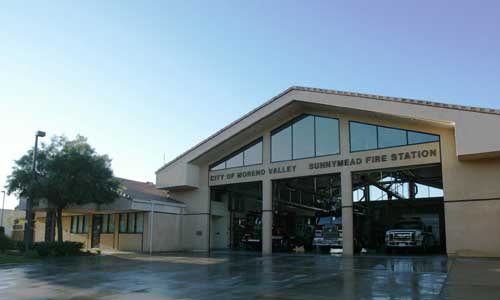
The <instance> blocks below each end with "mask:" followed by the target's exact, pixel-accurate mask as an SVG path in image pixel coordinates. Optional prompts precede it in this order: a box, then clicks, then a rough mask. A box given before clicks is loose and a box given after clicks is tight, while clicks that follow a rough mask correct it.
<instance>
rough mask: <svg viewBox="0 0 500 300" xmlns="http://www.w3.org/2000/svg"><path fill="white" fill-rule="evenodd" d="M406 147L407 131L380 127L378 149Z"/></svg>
mask: <svg viewBox="0 0 500 300" xmlns="http://www.w3.org/2000/svg"><path fill="white" fill-rule="evenodd" d="M404 145H406V130H401V129H394V128H386V127H378V147H379V148H386V147H395V146H404Z"/></svg>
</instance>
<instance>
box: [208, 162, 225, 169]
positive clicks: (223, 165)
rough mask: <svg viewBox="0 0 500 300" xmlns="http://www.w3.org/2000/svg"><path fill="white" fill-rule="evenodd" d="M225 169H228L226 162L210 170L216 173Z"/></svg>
mask: <svg viewBox="0 0 500 300" xmlns="http://www.w3.org/2000/svg"><path fill="white" fill-rule="evenodd" d="M225 168H226V162H225V161H223V162H221V163H220V164H218V165H215V166H213V167H212V168H210V170H212V171H216V170H223V169H225Z"/></svg>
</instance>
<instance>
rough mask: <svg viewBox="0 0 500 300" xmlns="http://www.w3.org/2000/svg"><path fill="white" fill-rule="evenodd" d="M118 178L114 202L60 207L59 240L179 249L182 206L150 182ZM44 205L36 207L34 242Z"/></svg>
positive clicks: (41, 229) (41, 228)
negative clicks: (119, 189) (118, 193)
mask: <svg viewBox="0 0 500 300" xmlns="http://www.w3.org/2000/svg"><path fill="white" fill-rule="evenodd" d="M118 180H119V181H120V182H121V184H122V186H123V188H124V192H123V196H122V197H121V198H120V199H118V200H116V201H115V202H114V203H112V204H108V205H85V206H74V207H68V208H66V209H64V211H63V220H62V221H63V239H64V240H67V241H76V242H82V243H83V244H84V247H85V248H100V249H103V250H120V251H137V252H149V251H150V249H151V250H152V251H176V250H181V249H182V243H181V238H182V237H181V235H180V232H179V228H180V227H181V221H182V215H183V214H184V207H185V205H184V204H182V203H181V202H179V201H176V200H173V199H172V198H170V197H168V195H167V192H166V191H164V190H160V189H157V188H155V186H154V184H153V183H150V182H138V181H133V180H128V179H123V178H118ZM47 206H48V204H47V203H43V201H41V203H39V205H38V206H37V208H36V214H35V241H36V242H39V241H44V239H45V221H46V215H45V212H44V210H46V208H47ZM151 232H153V234H152V235H151V234H150V233H151Z"/></svg>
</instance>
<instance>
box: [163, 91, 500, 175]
mask: <svg viewBox="0 0 500 300" xmlns="http://www.w3.org/2000/svg"><path fill="white" fill-rule="evenodd" d="M292 91H302V92H312V93H321V94H330V95H339V96H350V97H357V98H362V99H364V100H367V101H370V100H376V101H384V102H392V103H401V104H412V105H420V106H426V107H436V108H444V109H449V110H456V111H464V112H474V113H483V114H489V115H497V116H500V109H491V108H482V107H474V106H464V105H455V104H447V103H441V102H435V101H428V100H416V99H409V98H400V97H388V96H380V95H372V94H363V93H355V92H346V91H337V90H330V89H320V88H310V87H302V86H292V87H290V88H288V89H286V90H285V91H283V92H282V93H280V94H278V95H276V96H274V97H273V98H271V99H269V100H268V101H266V102H264V103H263V104H262V105H260V106H258V107H257V108H255V109H253V110H251V111H250V112H248V113H246V114H245V115H243V116H242V117H240V118H238V119H237V120H235V121H233V122H231V123H230V124H228V125H227V126H225V127H223V128H222V129H220V130H218V131H217V132H215V133H214V134H212V135H210V136H209V137H208V138H206V139H204V140H202V141H201V142H199V143H198V144H196V145H194V146H193V147H191V148H189V149H188V150H187V151H185V152H183V153H182V154H180V155H179V156H177V157H175V158H174V159H172V160H171V161H169V162H168V163H166V164H164V165H163V166H162V167H160V168H159V169H158V170H157V171H156V173H158V172H160V171H162V170H163V169H165V168H166V167H168V166H169V165H171V164H173V163H174V162H176V161H178V160H179V159H181V158H183V157H184V156H186V155H187V154H188V153H190V152H191V151H193V150H195V149H197V148H198V147H200V146H202V145H204V144H205V143H207V142H208V141H210V140H212V139H214V138H215V137H217V136H218V135H220V134H221V133H223V132H225V131H226V130H228V129H229V128H231V127H233V126H234V125H236V124H238V123H239V122H241V121H242V120H244V119H245V118H247V117H249V116H251V115H252V114H253V113H255V112H257V111H259V110H260V109H262V108H264V107H266V106H268V105H270V104H272V103H273V102H275V101H276V100H278V99H279V98H281V97H283V96H285V95H286V94H288V93H290V92H292Z"/></svg>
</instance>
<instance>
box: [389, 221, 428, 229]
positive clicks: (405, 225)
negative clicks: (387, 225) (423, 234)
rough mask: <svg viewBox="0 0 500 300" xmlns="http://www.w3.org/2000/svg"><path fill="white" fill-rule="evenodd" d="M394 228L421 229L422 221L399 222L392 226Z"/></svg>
mask: <svg viewBox="0 0 500 300" xmlns="http://www.w3.org/2000/svg"><path fill="white" fill-rule="evenodd" d="M394 229H422V223H419V222H400V223H397V224H396V225H395V226H394Z"/></svg>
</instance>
